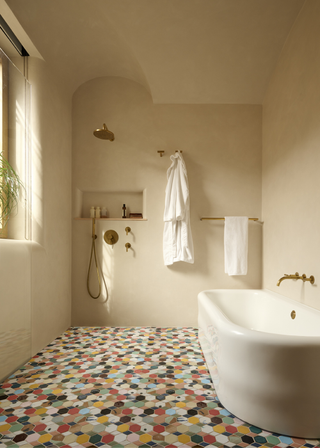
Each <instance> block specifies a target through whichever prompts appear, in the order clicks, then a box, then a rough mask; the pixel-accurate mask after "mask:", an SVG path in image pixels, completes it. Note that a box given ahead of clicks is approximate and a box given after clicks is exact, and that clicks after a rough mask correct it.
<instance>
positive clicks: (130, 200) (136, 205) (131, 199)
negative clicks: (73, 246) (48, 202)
mask: <svg viewBox="0 0 320 448" xmlns="http://www.w3.org/2000/svg"><path fill="white" fill-rule="evenodd" d="M146 196H147V190H146V188H145V189H144V190H143V191H84V190H80V189H78V188H76V191H75V208H74V210H75V215H74V219H75V220H78V221H79V220H80V221H81V220H83V221H88V220H91V218H90V208H91V207H92V206H94V207H98V206H99V207H100V209H101V208H102V207H106V209H107V211H108V217H107V218H96V219H97V220H98V221H124V222H126V221H148V219H147V214H146ZM123 204H126V207H127V210H126V214H127V216H129V214H130V213H142V216H143V218H121V212H122V210H121V209H122V205H123Z"/></svg>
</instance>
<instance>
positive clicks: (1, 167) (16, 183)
mask: <svg viewBox="0 0 320 448" xmlns="http://www.w3.org/2000/svg"><path fill="white" fill-rule="evenodd" d="M21 188H23V189H24V186H23V183H22V182H21V180H20V178H19V176H18V174H17V173H16V172H15V170H14V169H13V168H12V166H11V165H10V163H9V162H8V161H7V160H6V159H5V157H4V156H3V154H2V153H1V152H0V223H1V227H2V229H3V228H4V227H5V225H6V224H7V222H8V220H9V216H10V213H11V212H12V211H13V210H14V209H15V207H17V205H18V199H19V193H20V189H21Z"/></svg>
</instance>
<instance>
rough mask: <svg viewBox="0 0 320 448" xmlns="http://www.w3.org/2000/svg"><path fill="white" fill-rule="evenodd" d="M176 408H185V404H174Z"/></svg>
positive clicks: (180, 402) (181, 402)
mask: <svg viewBox="0 0 320 448" xmlns="http://www.w3.org/2000/svg"><path fill="white" fill-rule="evenodd" d="M176 406H177V407H178V408H185V407H186V403H184V402H183V401H179V402H178V403H176Z"/></svg>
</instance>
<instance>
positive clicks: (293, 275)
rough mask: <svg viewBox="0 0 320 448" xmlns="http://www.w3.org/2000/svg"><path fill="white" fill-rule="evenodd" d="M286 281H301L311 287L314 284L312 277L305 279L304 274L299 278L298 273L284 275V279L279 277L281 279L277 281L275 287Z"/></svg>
mask: <svg viewBox="0 0 320 448" xmlns="http://www.w3.org/2000/svg"><path fill="white" fill-rule="evenodd" d="M288 279H292V280H302V281H303V282H310V283H311V285H313V284H314V276H313V275H310V277H309V278H307V276H306V274H302V275H301V276H300V275H299V272H296V273H295V274H290V275H288V274H284V277H281V278H280V279H279V280H278V283H277V286H280V283H281V282H282V281H283V280H288Z"/></svg>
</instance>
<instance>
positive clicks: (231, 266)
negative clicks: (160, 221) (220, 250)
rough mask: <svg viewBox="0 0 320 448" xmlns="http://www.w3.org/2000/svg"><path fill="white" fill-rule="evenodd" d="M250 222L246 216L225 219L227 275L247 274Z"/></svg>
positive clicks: (225, 262) (225, 265) (225, 264)
mask: <svg viewBox="0 0 320 448" xmlns="http://www.w3.org/2000/svg"><path fill="white" fill-rule="evenodd" d="M248 222H249V219H248V218H247V217H246V216H226V217H225V225H224V267H225V272H226V274H229V275H246V274H247V270H248Z"/></svg>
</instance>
